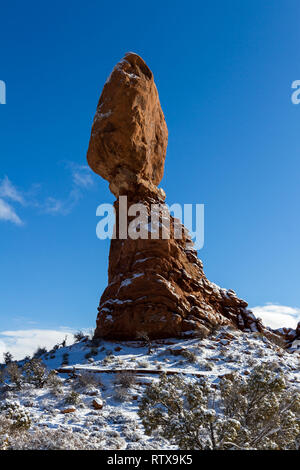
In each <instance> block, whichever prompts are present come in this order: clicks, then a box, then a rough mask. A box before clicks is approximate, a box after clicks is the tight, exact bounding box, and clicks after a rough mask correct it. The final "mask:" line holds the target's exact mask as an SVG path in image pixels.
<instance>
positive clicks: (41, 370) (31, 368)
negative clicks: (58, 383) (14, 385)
mask: <svg viewBox="0 0 300 470" xmlns="http://www.w3.org/2000/svg"><path fill="white" fill-rule="evenodd" d="M23 372H24V376H25V380H26V382H28V383H31V384H33V385H34V386H35V387H37V388H43V387H44V385H45V384H46V382H47V379H48V375H49V374H48V371H47V368H46V366H45V365H44V364H43V362H42V361H41V360H40V359H31V361H28V362H26V364H24V366H23Z"/></svg>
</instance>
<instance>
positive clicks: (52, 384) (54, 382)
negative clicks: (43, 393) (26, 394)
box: [46, 370, 63, 396]
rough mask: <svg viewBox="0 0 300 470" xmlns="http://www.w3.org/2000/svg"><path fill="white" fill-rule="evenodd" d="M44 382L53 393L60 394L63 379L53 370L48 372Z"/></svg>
mask: <svg viewBox="0 0 300 470" xmlns="http://www.w3.org/2000/svg"><path fill="white" fill-rule="evenodd" d="M46 383H47V386H48V387H49V389H50V392H51V393H52V394H53V395H55V396H59V395H60V394H61V392H62V385H63V381H62V380H61V378H60V377H58V375H57V374H56V372H55V371H54V370H51V371H50V372H49V374H48V377H47V381H46Z"/></svg>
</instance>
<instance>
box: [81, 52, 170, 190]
mask: <svg viewBox="0 0 300 470" xmlns="http://www.w3.org/2000/svg"><path fill="white" fill-rule="evenodd" d="M167 143H168V129H167V125H166V122H165V118H164V115H163V112H162V109H161V106H160V102H159V97H158V93H157V89H156V86H155V83H154V80H153V74H152V72H151V70H150V69H149V68H148V67H147V65H146V64H145V62H144V61H143V59H141V57H139V56H138V55H137V54H133V53H128V54H126V55H125V57H124V59H122V60H121V61H120V62H119V63H118V64H117V65H116V66H115V68H114V69H113V71H112V73H111V75H110V77H109V78H108V80H107V82H106V83H105V85H104V88H103V92H102V94H101V97H100V100H99V103H98V107H97V111H96V115H95V118H94V122H93V126H92V133H91V139H90V144H89V149H88V153H87V159H88V163H89V165H90V167H91V168H92V169H93V170H94V171H95V172H96V173H97V174H99V175H100V176H102V177H103V178H105V179H106V180H107V181H109V183H110V190H111V191H112V192H113V194H114V195H115V196H117V197H118V196H119V194H128V193H129V192H130V191H131V192H132V191H133V192H136V190H137V189H138V190H139V191H140V192H141V191H142V187H143V186H145V187H146V188H150V189H151V190H152V191H154V192H155V191H156V186H157V185H158V184H159V183H160V181H161V179H162V177H163V171H164V161H165V156H166V149H167Z"/></svg>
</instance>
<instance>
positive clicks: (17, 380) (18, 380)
mask: <svg viewBox="0 0 300 470" xmlns="http://www.w3.org/2000/svg"><path fill="white" fill-rule="evenodd" d="M5 372H6V376H7V377H8V379H9V380H10V382H11V383H12V384H14V385H15V387H16V389H17V390H20V389H21V388H22V383H23V376H22V371H21V369H20V367H19V366H18V364H17V363H16V362H10V363H9V364H8V365H7V367H6V370H5Z"/></svg>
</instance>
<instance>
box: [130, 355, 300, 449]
mask: <svg viewBox="0 0 300 470" xmlns="http://www.w3.org/2000/svg"><path fill="white" fill-rule="evenodd" d="M139 416H140V417H141V419H142V422H143V425H144V427H145V431H146V433H147V434H149V435H151V434H153V433H154V432H157V433H158V434H159V435H161V436H162V437H164V438H166V439H168V440H169V441H170V442H172V443H175V444H177V445H178V446H179V448H180V449H198V450H202V449H295V448H297V440H298V439H299V436H300V393H299V392H298V391H297V390H295V389H292V388H288V386H287V385H286V383H285V380H284V378H283V376H282V375H281V374H280V373H278V372H275V371H273V370H272V368H270V367H269V364H266V363H264V364H262V365H260V366H258V367H256V368H254V369H253V370H252V372H251V374H250V375H249V376H247V378H245V377H242V376H240V375H239V374H237V373H236V374H232V376H231V377H230V378H223V379H222V380H221V383H220V386H219V388H218V389H217V390H214V389H212V388H210V387H209V386H208V385H207V383H206V381H205V380H204V379H203V378H201V379H200V380H199V381H198V382H193V381H191V380H186V379H184V378H183V377H180V376H173V377H167V376H166V375H164V376H163V377H162V378H161V379H160V381H159V382H157V383H153V384H152V385H150V386H149V387H147V388H146V391H145V394H144V396H143V398H142V400H141V402H140V407H139Z"/></svg>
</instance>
